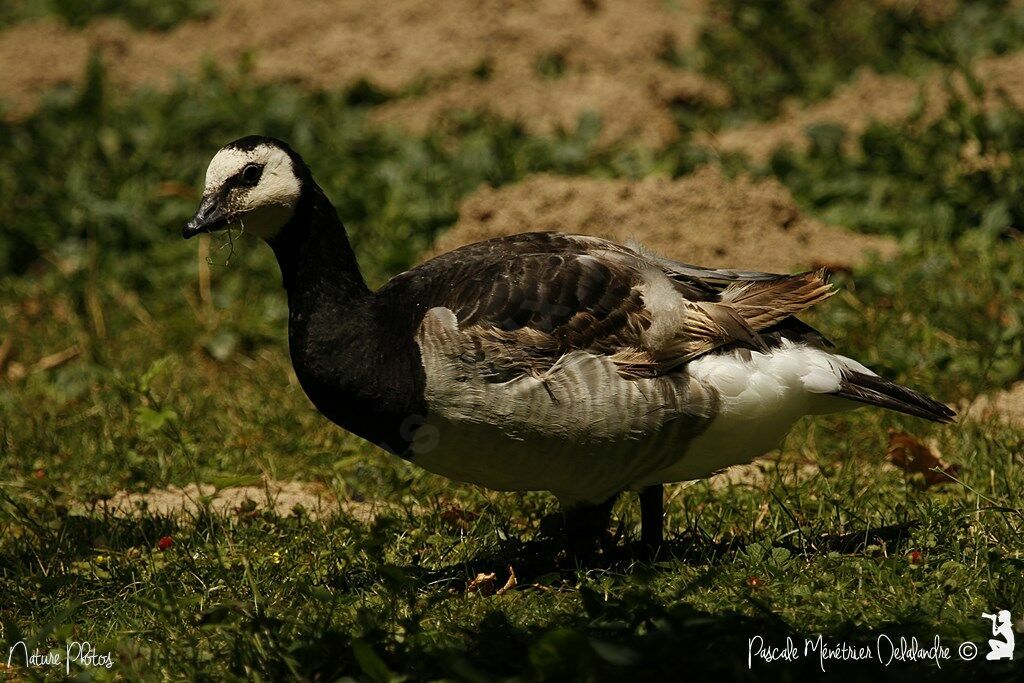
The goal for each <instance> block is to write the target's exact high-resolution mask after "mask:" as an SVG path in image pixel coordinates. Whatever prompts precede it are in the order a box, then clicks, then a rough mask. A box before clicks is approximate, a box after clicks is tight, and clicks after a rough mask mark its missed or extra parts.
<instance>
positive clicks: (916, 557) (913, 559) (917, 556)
mask: <svg viewBox="0 0 1024 683" xmlns="http://www.w3.org/2000/svg"><path fill="white" fill-rule="evenodd" d="M907 559H908V560H910V564H921V560H922V559H924V558H923V556H922V555H921V551H920V550H911V551H910V552H909V553H908V554H907Z"/></svg>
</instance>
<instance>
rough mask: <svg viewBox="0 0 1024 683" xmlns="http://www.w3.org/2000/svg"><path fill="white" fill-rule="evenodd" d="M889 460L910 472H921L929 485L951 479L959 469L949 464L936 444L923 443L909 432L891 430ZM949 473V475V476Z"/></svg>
mask: <svg viewBox="0 0 1024 683" xmlns="http://www.w3.org/2000/svg"><path fill="white" fill-rule="evenodd" d="M886 457H888V458H889V461H890V462H891V463H892V464H893V465H895V466H896V467H898V468H900V469H901V470H903V471H904V472H906V473H908V474H915V473H920V474H921V475H923V476H924V481H925V483H926V484H928V485H929V486H930V485H932V484H942V483H945V482H948V481H951V479H950V477H955V476H956V473H957V469H956V466H955V465H950V464H947V463H946V462H945V461H943V459H942V456H941V455H940V454H939V452H938V450H937V449H936V448H934V446H929V445H927V444H925V443H922V442H921V440H920V439H918V438H917V437H915V436H913V435H912V434H908V433H907V432H897V431H896V430H890V431H889V449H888V450H887V451H886ZM947 475H949V476H947Z"/></svg>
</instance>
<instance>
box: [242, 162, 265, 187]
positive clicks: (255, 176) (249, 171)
mask: <svg viewBox="0 0 1024 683" xmlns="http://www.w3.org/2000/svg"><path fill="white" fill-rule="evenodd" d="M262 175H263V167H262V166H260V165H259V164H249V165H248V166H246V167H245V168H243V169H242V184H244V185H255V184H256V183H258V182H259V181H260V176H262Z"/></svg>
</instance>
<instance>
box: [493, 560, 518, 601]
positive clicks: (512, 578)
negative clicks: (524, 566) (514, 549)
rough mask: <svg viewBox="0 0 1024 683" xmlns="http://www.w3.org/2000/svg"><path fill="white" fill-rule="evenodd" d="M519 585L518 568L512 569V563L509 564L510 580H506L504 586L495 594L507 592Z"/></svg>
mask: <svg viewBox="0 0 1024 683" xmlns="http://www.w3.org/2000/svg"><path fill="white" fill-rule="evenodd" d="M517 585H519V582H518V581H516V570H515V569H512V565H509V566H508V581H506V582H505V585H504V586H502V587H501V588H499V589H498V592H497V593H495V595H504V594H505V593H508V592H509V591H510V590H512V589H513V588H515V587H516V586H517Z"/></svg>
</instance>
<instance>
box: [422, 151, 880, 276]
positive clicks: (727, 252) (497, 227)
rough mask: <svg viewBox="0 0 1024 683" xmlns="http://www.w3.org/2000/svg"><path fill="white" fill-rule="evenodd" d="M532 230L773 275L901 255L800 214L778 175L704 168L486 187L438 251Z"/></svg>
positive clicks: (473, 198)
mask: <svg viewBox="0 0 1024 683" xmlns="http://www.w3.org/2000/svg"><path fill="white" fill-rule="evenodd" d="M531 230H555V231H560V232H569V233H581V234H587V235H597V236H601V237H607V238H609V239H613V240H616V241H619V242H624V241H626V240H630V239H636V240H637V241H639V242H641V243H643V244H644V245H646V246H647V247H648V248H650V249H653V250H654V251H656V252H659V253H661V254H664V255H665V256H668V257H670V258H675V259H678V260H681V261H685V262H689V263H697V264H701V265H707V266H721V267H725V266H728V267H730V268H753V269H761V270H767V271H783V272H785V271H790V270H794V269H800V268H809V267H817V266H822V265H824V266H828V267H831V268H833V269H836V268H851V267H854V266H857V265H860V264H863V263H865V262H866V261H868V260H869V259H872V258H887V257H891V256H893V255H894V254H895V253H896V251H897V246H896V243H895V242H894V241H893V240H891V239H889V238H886V237H878V236H871V235H861V234H857V233H853V232H849V231H846V230H843V229H840V228H836V227H832V226H828V225H825V224H823V223H821V222H819V221H817V220H814V219H811V218H808V217H806V216H804V215H802V214H801V213H800V211H799V209H798V208H797V206H796V203H795V202H794V201H793V198H792V196H791V195H790V194H789V191H788V190H787V189H786V188H785V187H783V186H782V185H781V184H780V183H778V182H776V181H774V180H765V181H760V182H755V181H752V180H750V179H747V178H740V179H738V180H735V181H733V180H729V179H728V178H726V177H725V176H724V175H722V173H721V171H719V170H718V169H716V168H712V167H705V168H703V169H701V170H699V171H697V172H696V173H694V174H692V175H690V176H687V177H684V178H681V179H679V180H666V179H663V178H648V179H645V180H641V181H629V180H598V179H592V178H563V177H557V176H548V175H539V176H534V177H531V178H528V179H526V180H525V181H523V182H521V183H518V184H516V185H511V186H508V187H503V188H500V189H493V188H490V187H485V188H482V189H480V190H478V191H477V192H476V193H474V194H473V195H471V196H470V197H469V198H468V199H466V200H465V202H464V203H463V204H462V206H461V208H460V212H459V221H458V223H457V224H456V225H455V227H453V228H452V229H451V230H448V231H447V232H445V233H444V234H443V235H442V236H441V237H440V238H439V240H438V242H437V244H436V245H435V247H434V250H433V253H441V252H444V251H448V250H450V249H454V248H455V247H458V246H461V245H463V244H469V243H471V242H476V241H478V240H483V239H487V238H490V237H498V236H501V235H510V234H514V233H517V232H526V231H531Z"/></svg>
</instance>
